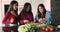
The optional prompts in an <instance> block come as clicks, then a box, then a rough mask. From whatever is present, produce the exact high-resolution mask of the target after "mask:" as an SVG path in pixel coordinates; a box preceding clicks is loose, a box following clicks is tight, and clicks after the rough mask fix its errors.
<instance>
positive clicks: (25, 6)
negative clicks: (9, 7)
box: [22, 3, 32, 13]
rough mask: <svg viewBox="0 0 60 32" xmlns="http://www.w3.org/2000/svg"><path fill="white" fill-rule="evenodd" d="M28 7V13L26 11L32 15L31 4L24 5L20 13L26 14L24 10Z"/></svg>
mask: <svg viewBox="0 0 60 32" xmlns="http://www.w3.org/2000/svg"><path fill="white" fill-rule="evenodd" d="M28 6H29V11H28V13H32V11H31V10H32V9H31V4H30V3H25V4H24V7H23V10H22V11H23V12H24V13H27V11H26V10H27V7H28Z"/></svg>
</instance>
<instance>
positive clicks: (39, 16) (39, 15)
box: [38, 4, 46, 18]
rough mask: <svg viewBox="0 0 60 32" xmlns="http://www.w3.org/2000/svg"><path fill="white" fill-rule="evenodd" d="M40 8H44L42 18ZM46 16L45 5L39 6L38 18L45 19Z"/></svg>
mask: <svg viewBox="0 0 60 32" xmlns="http://www.w3.org/2000/svg"><path fill="white" fill-rule="evenodd" d="M39 7H42V8H43V15H42V16H41V12H39ZM45 14H46V9H45V6H44V5H43V4H39V5H38V18H45Z"/></svg>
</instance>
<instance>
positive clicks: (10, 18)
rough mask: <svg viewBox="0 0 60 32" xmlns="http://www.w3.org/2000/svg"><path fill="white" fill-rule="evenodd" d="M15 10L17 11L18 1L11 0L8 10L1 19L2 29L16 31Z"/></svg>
mask: <svg viewBox="0 0 60 32" xmlns="http://www.w3.org/2000/svg"><path fill="white" fill-rule="evenodd" d="M17 11H18V2H17V1H11V3H10V6H9V8H8V11H7V12H6V15H5V17H4V19H3V21H2V24H3V28H2V29H3V31H4V32H12V31H13V32H17V26H18V25H17V24H18V22H17V16H18V14H17Z"/></svg>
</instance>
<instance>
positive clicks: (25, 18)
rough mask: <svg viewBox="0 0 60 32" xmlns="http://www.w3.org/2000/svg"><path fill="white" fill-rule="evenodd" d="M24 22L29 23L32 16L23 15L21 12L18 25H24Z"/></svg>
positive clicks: (28, 14)
mask: <svg viewBox="0 0 60 32" xmlns="http://www.w3.org/2000/svg"><path fill="white" fill-rule="evenodd" d="M24 20H29V21H30V22H31V21H33V20H34V19H33V14H31V13H24V12H23V11H21V13H20V19H19V24H20V25H24V24H25V23H24Z"/></svg>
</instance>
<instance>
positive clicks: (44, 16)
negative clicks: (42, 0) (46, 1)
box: [35, 4, 51, 24]
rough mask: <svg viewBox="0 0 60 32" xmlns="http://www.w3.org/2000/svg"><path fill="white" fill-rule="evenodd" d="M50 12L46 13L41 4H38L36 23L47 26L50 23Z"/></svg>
mask: <svg viewBox="0 0 60 32" xmlns="http://www.w3.org/2000/svg"><path fill="white" fill-rule="evenodd" d="M50 18H51V15H50V12H49V11H46V9H45V7H44V5H43V4H39V6H38V12H37V15H36V17H35V19H36V22H39V23H42V24H49V23H50Z"/></svg>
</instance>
